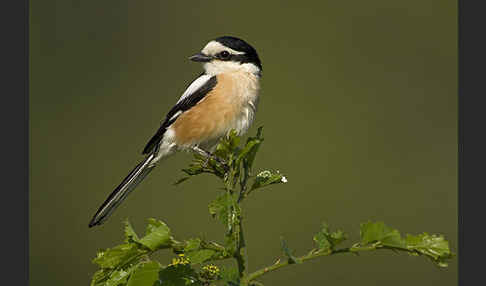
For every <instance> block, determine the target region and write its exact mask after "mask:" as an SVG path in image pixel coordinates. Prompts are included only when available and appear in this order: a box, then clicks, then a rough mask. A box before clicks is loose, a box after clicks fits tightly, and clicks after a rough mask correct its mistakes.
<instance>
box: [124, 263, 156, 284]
mask: <svg viewBox="0 0 486 286" xmlns="http://www.w3.org/2000/svg"><path fill="white" fill-rule="evenodd" d="M160 270H161V267H160V264H159V263H158V262H156V261H150V262H146V263H142V264H140V265H138V267H137V268H136V269H134V271H133V273H132V275H130V279H128V283H127V286H146V285H147V286H148V285H150V286H152V285H154V284H156V283H157V282H158V280H159V271H160ZM159 285H160V284H159Z"/></svg>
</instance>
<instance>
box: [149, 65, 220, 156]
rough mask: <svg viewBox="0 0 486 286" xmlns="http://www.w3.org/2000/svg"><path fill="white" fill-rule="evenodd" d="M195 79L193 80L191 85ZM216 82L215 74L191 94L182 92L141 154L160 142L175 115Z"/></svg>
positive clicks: (189, 105)
mask: <svg viewBox="0 0 486 286" xmlns="http://www.w3.org/2000/svg"><path fill="white" fill-rule="evenodd" d="M203 75H204V74H202V75H201V76H203ZM199 78H200V77H199ZM199 78H198V79H199ZM196 80H197V79H196ZM196 80H194V81H193V82H192V83H191V85H192V84H193V83H194V82H195V81H196ZM216 83H217V80H216V76H212V77H210V78H209V79H208V80H207V81H206V82H205V83H204V84H202V85H201V86H200V87H198V88H197V89H196V90H195V91H194V92H192V93H191V94H188V95H186V94H185V93H184V94H183V95H182V97H181V98H180V99H179V101H178V102H177V103H176V105H174V107H172V109H171V110H170V111H169V113H167V115H166V117H165V120H164V122H163V123H162V125H161V126H160V127H159V129H158V130H157V132H156V133H155V135H154V136H152V138H151V139H150V140H149V142H148V143H147V145H145V148H144V149H143V152H142V154H148V153H150V152H152V151H153V149H154V147H155V146H157V145H158V144H159V143H160V140H162V137H164V133H165V131H166V130H167V128H169V126H170V125H171V124H172V123H174V121H176V119H177V117H179V116H180V115H181V114H182V113H183V112H184V111H186V110H188V109H190V108H191V107H193V106H194V105H196V104H197V103H198V102H199V101H201V99H203V98H204V97H205V96H206V95H207V94H208V93H209V92H210V91H211V90H213V88H214V87H215V86H216ZM191 85H189V87H188V89H189V88H190V87H191Z"/></svg>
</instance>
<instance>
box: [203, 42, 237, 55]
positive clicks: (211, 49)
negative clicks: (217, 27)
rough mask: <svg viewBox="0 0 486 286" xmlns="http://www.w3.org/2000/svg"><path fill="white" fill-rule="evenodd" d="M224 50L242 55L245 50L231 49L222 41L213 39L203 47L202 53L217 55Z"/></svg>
mask: <svg viewBox="0 0 486 286" xmlns="http://www.w3.org/2000/svg"><path fill="white" fill-rule="evenodd" d="M222 51H228V52H230V53H231V54H233V55H242V54H244V52H239V51H235V50H233V49H230V48H228V47H225V46H223V45H222V44H221V43H220V42H216V41H211V42H209V43H208V44H207V45H206V46H205V47H204V48H203V49H202V51H201V52H202V53H203V54H206V55H216V54H218V53H221V52H222Z"/></svg>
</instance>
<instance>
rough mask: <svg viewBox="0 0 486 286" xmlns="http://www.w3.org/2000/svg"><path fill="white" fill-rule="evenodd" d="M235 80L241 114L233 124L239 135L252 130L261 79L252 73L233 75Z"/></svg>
mask: <svg viewBox="0 0 486 286" xmlns="http://www.w3.org/2000/svg"><path fill="white" fill-rule="evenodd" d="M231 76H232V77H233V80H234V94H233V96H234V98H232V100H235V101H236V103H237V104H238V105H239V107H240V112H239V114H238V115H237V116H236V117H235V120H234V122H233V127H232V128H233V129H235V130H236V131H237V132H238V134H239V135H242V134H245V133H246V132H247V131H248V129H249V128H250V126H251V124H252V123H253V120H254V119H255V113H256V111H257V107H258V91H259V88H260V85H259V79H258V77H257V76H255V75H254V74H252V73H248V72H236V73H231Z"/></svg>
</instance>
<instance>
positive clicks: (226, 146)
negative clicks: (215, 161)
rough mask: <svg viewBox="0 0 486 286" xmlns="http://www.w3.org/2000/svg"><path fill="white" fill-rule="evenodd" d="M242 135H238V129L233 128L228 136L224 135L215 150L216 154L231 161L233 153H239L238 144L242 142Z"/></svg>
mask: <svg viewBox="0 0 486 286" xmlns="http://www.w3.org/2000/svg"><path fill="white" fill-rule="evenodd" d="M240 139H241V138H240V137H239V136H237V133H236V131H235V130H234V129H233V130H231V131H230V132H229V133H228V135H227V136H225V137H223V138H222V139H221V140H220V141H219V143H218V145H217V146H216V150H215V151H214V155H216V156H218V157H219V158H222V159H224V160H227V161H231V160H230V159H231V158H230V157H232V155H233V153H237V151H238V150H237V149H238V144H239V143H240ZM228 163H231V162H228Z"/></svg>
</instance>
